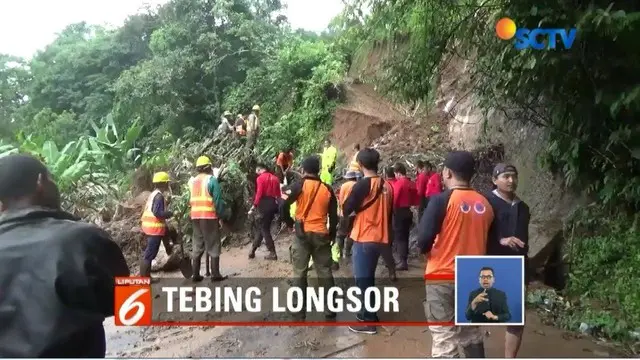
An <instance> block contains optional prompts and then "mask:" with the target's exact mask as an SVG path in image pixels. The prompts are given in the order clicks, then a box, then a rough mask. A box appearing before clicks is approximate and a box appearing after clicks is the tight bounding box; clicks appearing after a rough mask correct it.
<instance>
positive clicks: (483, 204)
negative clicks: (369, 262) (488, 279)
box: [418, 151, 494, 358]
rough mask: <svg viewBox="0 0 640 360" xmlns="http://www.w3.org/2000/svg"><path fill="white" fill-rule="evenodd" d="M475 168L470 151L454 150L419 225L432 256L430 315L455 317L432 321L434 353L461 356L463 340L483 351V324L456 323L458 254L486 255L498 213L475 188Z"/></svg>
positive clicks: (471, 352)
mask: <svg viewBox="0 0 640 360" xmlns="http://www.w3.org/2000/svg"><path fill="white" fill-rule="evenodd" d="M474 173H475V161H474V159H473V155H471V153H469V152H467V151H453V152H450V153H449V154H448V155H447V157H446V158H445V161H444V168H443V170H442V178H443V182H444V184H445V187H446V188H447V190H446V191H444V192H442V193H440V194H438V195H435V196H433V197H432V198H431V199H430V200H429V203H428V205H427V208H426V209H425V211H424V214H423V215H422V219H421V220H420V224H419V225H418V248H419V249H420V251H421V252H422V253H423V254H425V255H426V257H427V266H426V269H425V283H426V285H425V288H426V295H427V297H426V300H425V314H426V317H427V321H433V322H451V326H429V330H430V331H431V338H432V342H433V344H432V346H431V356H432V357H460V354H459V352H458V346H460V347H461V348H462V349H463V351H464V355H465V357H466V358H481V357H484V344H483V342H484V337H483V334H482V332H481V331H480V329H479V328H477V327H469V326H464V327H456V326H453V321H454V318H455V310H454V309H455V300H454V299H455V285H454V270H455V257H456V256H458V255H477V256H480V255H485V254H486V253H487V241H488V238H489V233H490V231H491V230H490V229H491V227H492V224H493V218H494V215H493V210H492V207H491V205H490V204H489V202H488V201H487V199H486V198H485V197H484V196H483V195H481V194H480V193H478V192H476V191H475V190H473V189H472V188H471V185H470V182H471V178H472V177H473V175H474Z"/></svg>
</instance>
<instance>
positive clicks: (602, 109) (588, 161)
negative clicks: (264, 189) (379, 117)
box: [349, 0, 640, 337]
mask: <svg viewBox="0 0 640 360" xmlns="http://www.w3.org/2000/svg"><path fill="white" fill-rule="evenodd" d="M349 3H350V8H349V10H350V12H351V16H356V17H357V15H358V11H360V10H359V9H362V8H364V7H368V8H370V9H371V13H370V15H368V16H367V17H366V19H365V21H364V28H365V31H364V32H363V33H364V34H366V41H364V43H365V44H367V46H369V48H371V49H376V50H377V49H380V48H382V47H383V46H386V54H388V55H387V56H386V60H385V62H384V64H383V66H382V67H381V71H380V72H379V74H378V79H377V80H379V81H381V85H382V88H383V89H384V90H386V92H387V93H388V95H390V96H394V97H397V98H398V99H401V100H403V101H407V102H414V103H415V102H417V101H421V100H422V101H427V102H428V103H431V102H432V99H433V97H434V94H435V91H436V88H435V86H436V85H437V84H438V81H439V80H440V79H439V76H440V75H442V74H441V70H442V69H444V68H445V67H448V66H449V65H451V64H452V63H451V62H452V61H454V62H457V63H462V62H464V66H465V69H466V70H465V78H464V79H462V80H463V81H465V80H468V84H467V88H468V90H469V92H470V93H473V94H472V95H471V94H464V95H461V96H465V97H466V96H470V95H471V96H476V97H477V98H478V99H479V100H480V105H481V106H482V107H483V108H484V109H487V119H489V113H490V112H489V110H497V112H498V113H500V114H501V115H504V116H505V117H506V118H507V120H509V121H521V122H529V123H533V124H534V125H536V126H539V127H542V128H544V129H545V130H546V135H547V137H546V139H547V140H548V144H547V146H546V147H545V150H544V152H543V153H542V154H541V158H540V160H541V162H542V163H543V164H544V165H546V167H547V168H548V169H550V170H551V171H553V172H556V173H559V174H561V175H562V176H563V177H564V180H565V184H567V185H569V186H572V187H573V188H574V189H577V190H580V191H584V192H586V193H587V194H588V195H590V196H591V198H593V199H595V200H596V201H597V204H598V206H597V207H596V210H597V211H596V212H594V213H589V214H586V215H582V216H581V217H579V218H580V219H592V220H593V221H598V223H597V225H596V228H597V231H595V230H593V231H590V232H585V231H584V230H585V229H591V228H592V227H593V225H594V224H585V223H584V222H580V221H579V222H577V223H576V229H578V230H579V235H576V240H575V241H574V244H575V246H576V247H577V248H578V250H575V251H574V252H573V253H572V258H571V260H572V268H571V275H570V276H571V281H570V288H569V290H568V291H569V293H570V294H572V295H577V294H585V295H584V297H582V300H581V302H582V303H583V304H584V306H580V307H578V308H576V309H574V310H572V311H571V312H570V314H571V316H574V317H571V318H570V319H569V320H568V321H569V322H570V323H571V324H570V325H571V326H572V327H574V328H575V327H577V326H576V324H578V325H579V323H580V321H586V322H588V321H595V322H596V323H597V324H596V325H598V326H600V327H602V328H603V329H602V331H604V332H605V333H606V334H607V335H609V336H616V337H620V336H623V333H627V330H629V329H630V328H631V327H632V326H633V325H635V326H637V324H638V323H640V318H639V316H640V298H638V296H637V294H640V289H639V288H637V286H636V285H635V284H636V283H637V269H638V266H639V265H640V262H639V259H640V258H638V256H637V254H638V253H639V252H640V244H639V241H640V239H639V235H638V229H637V226H636V223H637V219H636V220H628V218H627V217H626V214H627V213H633V212H637V211H638V210H640V142H638V139H640V127H639V126H638V120H637V119H638V118H639V117H640V85H638V81H637V78H638V74H640V68H639V65H638V64H640V50H639V48H638V47H637V46H636V43H637V38H638V36H639V35H640V3H638V2H631V1H627V2H611V1H609V0H606V1H605V0H591V1H585V2H575V1H568V0H562V1H557V0H556V1H551V0H545V1H533V0H522V1H508V0H488V1H482V2H478V1H476V0H459V1H448V0H403V1H395V2H389V1H384V0H351V1H349ZM502 17H509V18H511V19H513V20H514V21H515V22H516V25H517V27H518V28H530V29H531V28H537V27H546V28H571V27H576V28H577V39H576V41H575V42H574V44H573V47H572V48H571V49H564V48H563V47H562V45H561V44H560V43H558V47H557V48H556V49H555V50H533V49H527V50H516V49H515V48H514V46H513V42H514V41H515V39H514V40H510V41H503V40H500V39H499V38H498V37H497V36H496V33H495V24H496V23H497V21H498V20H499V19H500V18H502ZM487 121H488V120H487ZM630 221H632V222H633V224H634V225H633V226H630ZM580 319H582V320H580ZM585 319H587V320H588V321H587V320H585ZM625 336H626V335H625Z"/></svg>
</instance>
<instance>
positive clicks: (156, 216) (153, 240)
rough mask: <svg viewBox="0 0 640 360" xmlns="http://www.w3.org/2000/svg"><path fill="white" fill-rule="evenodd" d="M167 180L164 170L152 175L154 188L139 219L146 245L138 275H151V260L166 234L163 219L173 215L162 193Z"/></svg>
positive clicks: (165, 188)
mask: <svg viewBox="0 0 640 360" xmlns="http://www.w3.org/2000/svg"><path fill="white" fill-rule="evenodd" d="M169 182H170V178H169V174H167V173H166V172H158V173H155V174H154V175H153V185H154V190H153V191H152V192H151V194H150V195H149V198H148V199H147V202H146V204H145V206H144V210H143V212H142V217H141V219H140V222H141V228H142V232H143V233H144V235H145V236H146V238H147V246H146V248H145V250H144V254H143V256H142V260H140V276H147V277H150V276H151V262H152V261H153V259H155V257H156V256H157V255H158V250H160V243H161V242H162V241H163V239H164V238H165V236H166V235H167V224H166V222H165V221H166V219H169V218H171V217H172V216H173V212H171V211H169V210H167V201H166V199H165V195H164V194H165V193H166V192H167V191H168V190H169ZM165 246H166V244H165ZM167 250H168V251H170V250H169V249H167Z"/></svg>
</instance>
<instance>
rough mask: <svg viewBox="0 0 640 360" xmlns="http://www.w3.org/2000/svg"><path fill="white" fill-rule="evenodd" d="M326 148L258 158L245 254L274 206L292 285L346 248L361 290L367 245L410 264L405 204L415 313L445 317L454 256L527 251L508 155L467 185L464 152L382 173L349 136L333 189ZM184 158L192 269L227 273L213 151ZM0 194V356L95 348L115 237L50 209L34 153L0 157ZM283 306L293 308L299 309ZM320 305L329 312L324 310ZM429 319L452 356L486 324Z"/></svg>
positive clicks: (478, 339) (441, 352) (150, 213)
mask: <svg viewBox="0 0 640 360" xmlns="http://www.w3.org/2000/svg"><path fill="white" fill-rule="evenodd" d="M255 111H256V109H254V113H255ZM257 111H259V109H257ZM336 160H337V149H336V148H335V147H334V146H333V145H332V144H331V143H330V142H326V143H325V148H324V151H323V152H322V154H320V156H318V155H313V156H309V157H307V158H305V159H303V160H302V161H301V162H300V169H301V172H302V174H301V179H298V180H295V181H293V180H292V179H295V177H290V176H289V175H290V174H291V173H292V172H293V164H294V157H293V151H292V149H290V148H287V149H283V151H282V152H281V153H280V154H279V155H278V156H277V158H276V161H275V169H276V171H275V174H274V173H272V171H271V170H270V169H269V166H267V165H264V164H259V165H257V166H256V174H257V178H256V193H255V196H254V198H253V200H254V201H253V204H252V207H251V209H250V210H249V212H250V213H254V212H255V213H256V215H258V216H256V218H257V219H258V220H257V221H258V222H259V225H260V226H259V228H260V231H258V232H257V234H256V236H255V238H254V239H253V242H252V246H251V250H250V252H249V258H251V259H253V258H255V253H256V250H257V249H258V248H259V247H260V246H261V244H262V243H263V242H264V243H265V245H266V247H267V249H268V252H269V254H268V255H267V256H266V257H265V259H266V260H277V258H278V257H277V254H276V248H275V244H274V240H273V235H272V233H271V227H272V226H271V225H272V223H273V220H274V219H275V218H276V217H277V216H278V214H279V216H280V217H281V219H282V222H283V223H284V226H286V227H287V228H289V229H290V231H291V232H292V233H295V236H294V239H293V242H292V244H291V247H290V257H291V263H292V267H293V274H294V275H293V276H294V281H295V285H297V286H300V287H301V288H303V289H305V288H306V287H307V274H308V271H309V269H310V262H311V261H313V267H314V268H315V271H316V272H317V275H318V278H319V280H320V285H321V286H332V285H333V282H334V278H333V271H334V270H335V269H336V268H337V264H338V263H339V262H340V260H341V259H344V258H351V261H350V263H351V264H352V270H353V275H354V278H355V282H356V285H357V286H358V287H360V288H361V289H362V290H363V291H362V293H364V290H366V289H367V288H369V287H373V286H375V278H376V275H375V274H376V268H377V266H378V260H379V258H382V259H383V260H384V263H385V265H386V267H387V269H388V271H389V276H390V277H391V278H392V279H395V278H396V271H406V270H408V268H409V263H408V257H409V234H410V231H411V228H412V226H413V225H414V221H413V218H414V215H413V211H412V208H416V209H417V210H418V213H419V221H418V224H417V230H418V231H417V234H418V235H417V247H418V249H419V251H420V254H423V255H425V257H426V259H427V262H426V268H425V275H424V277H425V282H426V284H425V291H426V300H425V315H426V318H427V320H428V321H433V322H449V321H453V319H454V308H455V305H454V291H455V289H454V284H453V282H454V261H455V256H457V255H522V256H525V257H526V255H527V251H528V231H527V228H528V222H529V217H530V215H529V208H528V207H527V205H526V204H525V203H524V202H522V201H521V200H520V199H518V197H517V196H516V195H515V190H516V187H517V170H516V169H515V167H513V166H511V165H505V164H498V165H497V166H496V167H495V169H494V172H493V182H494V184H495V190H494V191H492V192H491V193H488V194H481V193H479V192H477V191H476V190H474V189H473V188H472V187H471V184H470V181H471V178H472V177H473V175H474V173H475V166H474V164H475V161H474V159H473V156H472V155H471V154H470V153H469V152H465V151H454V152H451V153H449V154H448V155H447V156H446V158H445V160H444V162H443V164H442V165H441V169H440V171H435V169H434V166H433V165H432V164H431V163H429V162H424V161H418V162H417V172H416V176H415V181H414V180H412V179H411V178H410V174H409V171H408V170H407V167H406V166H405V164H403V163H396V164H394V165H393V166H392V167H388V168H385V169H383V176H380V175H379V170H380V169H379V168H380V165H381V157H380V154H379V153H378V152H377V151H376V150H375V149H372V148H364V149H360V148H359V146H356V148H355V154H354V157H353V158H352V159H351V160H350V161H348V165H347V167H346V169H345V172H344V175H343V177H342V178H343V179H344V182H343V183H342V184H341V185H340V187H339V190H338V191H337V192H334V189H333V188H332V184H333V177H332V173H333V172H334V169H335V166H336ZM195 169H196V172H197V174H196V175H195V176H194V177H193V178H191V180H190V181H189V184H188V186H189V191H190V201H189V204H190V218H191V220H192V225H193V250H192V251H193V252H192V254H191V260H192V263H191V265H192V272H193V274H192V277H191V279H192V280H193V281H194V282H199V281H202V280H203V276H202V275H201V263H202V256H203V255H204V254H206V256H207V257H209V258H210V259H211V268H210V269H209V268H207V272H209V270H210V274H211V281H223V280H225V279H226V278H227V277H226V276H224V275H222V274H221V272H220V253H221V241H220V224H221V221H223V219H222V218H223V217H222V216H221V214H223V213H224V206H225V204H224V201H222V196H221V190H220V184H219V183H218V180H217V178H216V176H214V169H213V164H212V162H211V160H210V159H209V158H208V157H206V156H201V157H199V158H198V159H197V160H196V163H195ZM323 174H324V175H323ZM327 174H328V175H327ZM170 181H171V180H170V177H169V174H167V173H166V172H159V173H156V174H155V175H154V177H153V183H154V191H153V192H152V193H151V194H150V195H149V198H148V201H147V202H146V204H145V207H144V210H143V212H142V215H141V228H142V231H143V232H144V234H145V236H146V249H145V252H144V254H143V255H142V258H141V261H140V275H142V276H147V277H150V275H151V261H152V260H153V259H154V258H155V256H156V255H157V253H158V249H159V246H160V244H161V243H162V241H163V240H164V239H165V237H166V236H167V234H168V232H169V231H170V229H168V226H167V223H166V220H167V219H169V218H171V217H172V216H173V215H174V214H173V213H172V212H171V211H170V210H168V202H169V200H170V199H169V198H168V197H167V196H166V193H167V190H168V188H169V183H170ZM0 206H1V207H0V211H1V212H2V213H3V215H2V217H1V218H0V261H1V262H2V264H3V266H2V267H1V268H0V282H1V283H2V284H3V287H2V290H1V292H0V322H2V323H3V324H10V325H8V326H2V327H0V356H3V357H25V356H26V357H36V356H48V357H60V356H63V357H73V356H80V357H104V355H105V338H104V329H103V327H102V322H103V320H104V318H105V317H108V316H112V315H113V311H114V309H113V306H114V303H113V287H114V283H113V278H114V277H115V276H128V275H129V269H128V267H127V264H126V262H125V259H124V257H123V255H122V252H121V250H120V249H119V248H118V246H117V245H116V243H114V242H113V241H112V240H111V239H110V238H109V235H108V234H107V233H106V232H104V231H103V230H101V229H99V228H97V227H96V226H93V225H90V224H86V223H83V222H79V221H77V220H78V219H76V218H74V217H73V216H71V215H69V214H67V213H66V212H64V211H63V210H61V205H60V196H59V193H58V191H57V187H56V185H55V182H54V181H53V179H52V177H51V175H50V173H49V171H48V170H47V168H46V167H45V166H44V165H43V164H42V163H41V162H40V161H39V160H38V159H36V158H34V157H31V156H27V155H10V156H7V157H4V158H2V159H0ZM28 289H31V290H30V291H27V290H28ZM478 301H484V300H483V299H479V300H478ZM303 308H304V307H303ZM2 309H6V310H2ZM292 315H293V316H294V317H295V318H296V320H304V318H305V315H306V314H305V313H304V312H300V313H296V314H292ZM325 316H326V318H327V319H332V318H335V316H336V314H334V313H331V312H327V313H325ZM356 317H357V320H359V321H361V322H362V325H361V326H350V330H352V331H354V332H356V333H362V334H375V333H376V332H377V327H376V326H375V322H378V321H379V319H378V316H377V314H376V313H373V312H370V311H367V310H366V309H363V311H362V312H361V313H359V314H357V315H356ZM491 321H492V318H491V317H487V322H491ZM34 324H39V325H38V326H35V325H34ZM430 331H431V335H432V339H433V344H432V356H433V357H458V356H459V355H460V354H458V347H461V348H462V349H463V350H464V354H465V356H466V357H484V346H483V339H484V336H483V334H482V333H481V331H480V329H479V328H478V327H473V326H472V327H468V326H467V327H456V326H430ZM521 339H522V327H515V326H514V327H509V328H508V330H507V335H506V341H505V356H506V357H515V356H516V355H517V352H518V349H519V346H520V342H521ZM78 344H82V346H78Z"/></svg>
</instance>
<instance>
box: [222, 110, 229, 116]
mask: <svg viewBox="0 0 640 360" xmlns="http://www.w3.org/2000/svg"><path fill="white" fill-rule="evenodd" d="M223 115H224V116H231V111H229V110H227V111H225V112H224V114H223Z"/></svg>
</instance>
